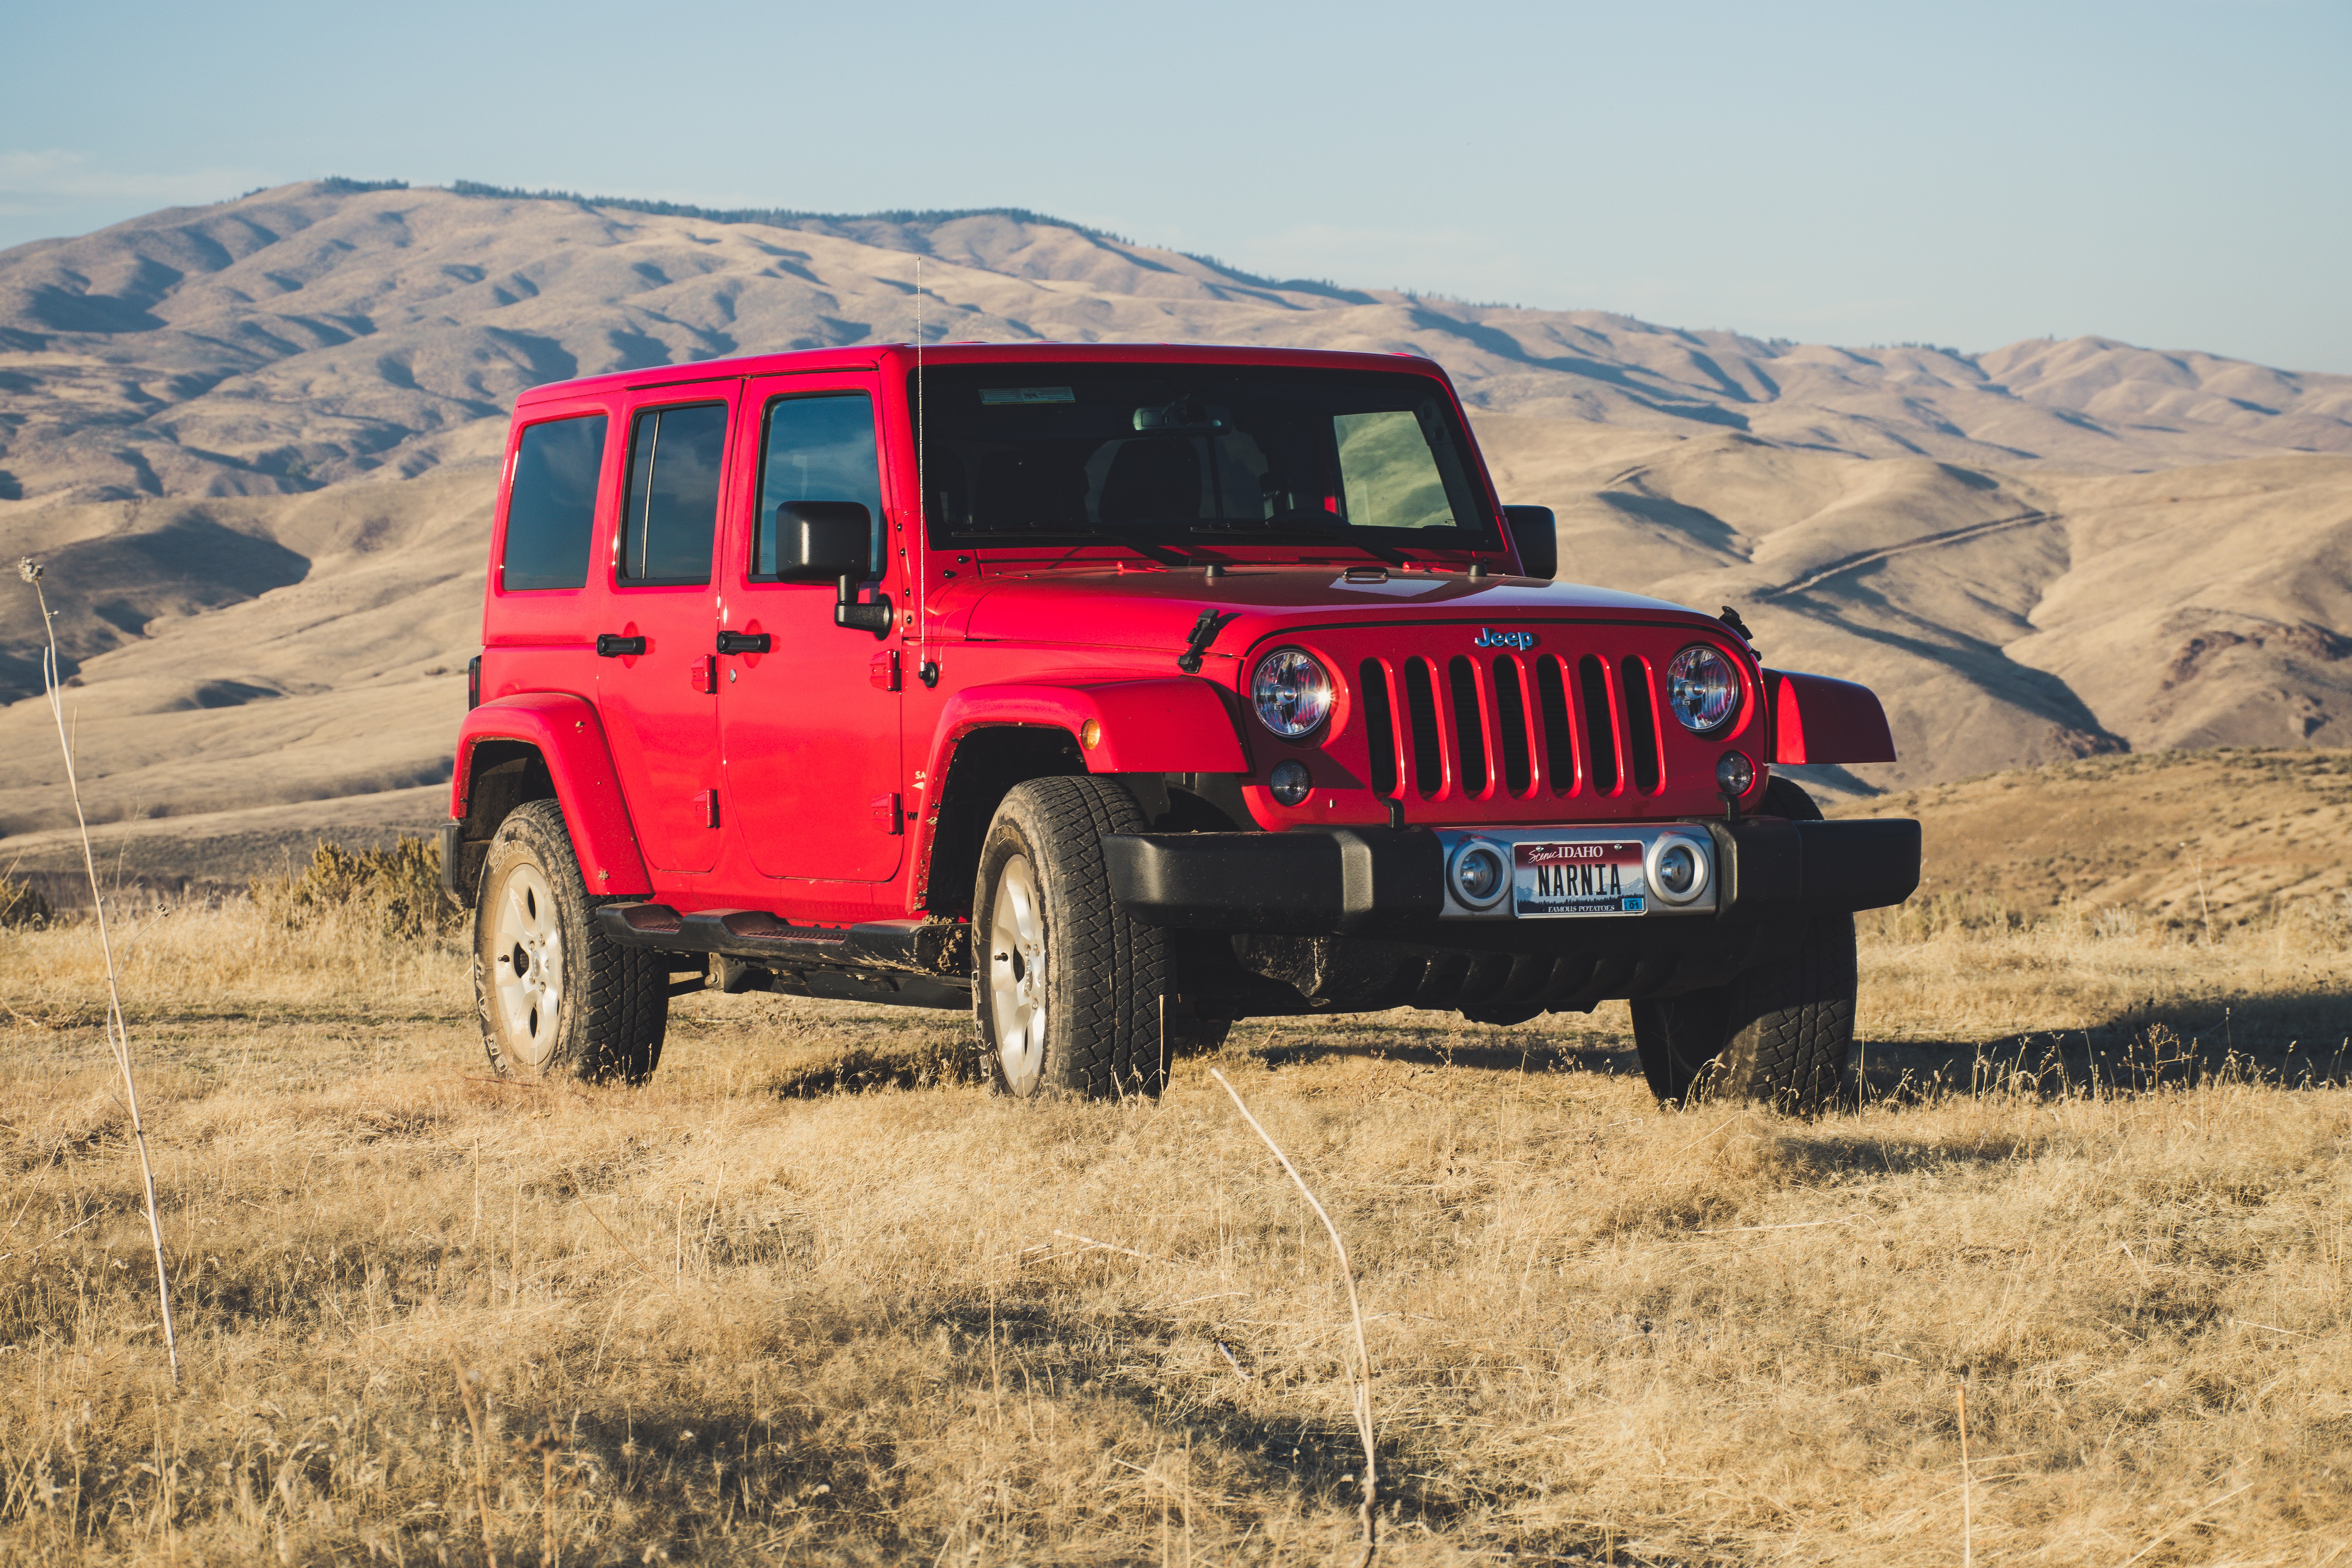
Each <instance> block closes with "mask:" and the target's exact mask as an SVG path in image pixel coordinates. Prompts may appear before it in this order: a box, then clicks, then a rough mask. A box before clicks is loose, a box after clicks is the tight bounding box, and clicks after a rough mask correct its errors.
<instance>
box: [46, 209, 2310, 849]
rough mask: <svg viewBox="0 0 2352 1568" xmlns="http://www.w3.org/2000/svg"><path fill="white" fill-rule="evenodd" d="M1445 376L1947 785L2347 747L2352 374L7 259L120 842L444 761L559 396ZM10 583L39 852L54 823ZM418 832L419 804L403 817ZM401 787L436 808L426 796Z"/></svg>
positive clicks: (190, 248) (256, 231) (563, 281)
mask: <svg viewBox="0 0 2352 1568" xmlns="http://www.w3.org/2000/svg"><path fill="white" fill-rule="evenodd" d="M918 258H920V261H921V285H922V298H921V309H922V312H923V316H924V335H925V336H926V337H927V338H929V339H931V340H933V341H938V340H941V339H959V338H982V339H1006V338H1039V337H1042V338H1062V339H1079V340H1087V339H1103V338H1143V339H1155V340H1157V339H1211V340H1218V341H1226V342H1286V343H1299V344H1306V345H1310V346H1317V347H1334V348H1357V349H1375V350H1383V351H1385V350H1414V351H1418V352H1422V353H1429V354H1432V355H1433V356H1434V357H1436V358H1437V359H1439V360H1440V361H1441V362H1442V363H1444V364H1445V365H1446V366H1447V367H1448V369H1449V370H1450V371H1451V372H1452V374H1454V376H1455V378H1456V380H1457V381H1458V382H1459V384H1461V386H1462V388H1463V391H1464V394H1465V397H1466V399H1467V400H1468V402H1469V404H1470V405H1471V407H1472V410H1473V414H1474V417H1475V419H1476V422H1477V426H1478V431H1479V435H1480V438H1481V440H1482V441H1483V442H1484V443H1485V445H1486V447H1487V451H1488V455H1489V457H1490V458H1491V459H1492V460H1493V462H1494V464H1495V466H1496V471H1497V474H1498V477H1499V479H1500V480H1501V482H1502V485H1503V488H1504V489H1505V492H1506V494H1507V497H1508V499H1511V500H1521V501H1539V502H1546V503H1549V504H1551V505H1553V506H1555V507H1557V508H1559V510H1560V513H1561V528H1562V544H1563V562H1564V570H1565V571H1566V572H1567V573H1568V574H1572V575H1575V576H1577V577H1580V578H1583V579H1586V580H1590V581H1595V582H1601V583H1606V584H1612V585H1617V586H1623V587H1629V588H1637V589H1642V590H1644V591H1648V592H1654V593H1660V594H1664V595H1668V596H1672V597H1675V598H1679V599H1683V600H1685V601H1687V602H1691V603H1695V604H1700V605H1706V607H1709V608H1712V607H1713V606H1714V605H1716V604H1718V603H1731V604H1737V605H1740V606H1742V608H1743V610H1744V611H1745V612H1746V613H1747V614H1748V616H1749V618H1750V621H1751V624H1753V625H1754V626H1756V627H1757V630H1758V634H1759V639H1760V640H1761V641H1762V643H1763V644H1764V646H1765V648H1766V652H1767V655H1768V657H1769V658H1770V659H1771V660H1773V661H1774V662H1777V663H1780V664H1783V665H1785V666H1787V667H1790V668H1812V669H1817V670H1820V671H1822V672H1824V673H1829V674H1836V675H1843V676H1848V677H1853V678H1856V679H1866V680H1868V681H1870V682H1871V683H1872V684H1873V685H1874V686H1876V687H1877V688H1878V689H1880V690H1881V691H1882V693H1884V694H1885V697H1886V699H1887V702H1888V707H1889V710H1890V712H1891V713H1892V715H1893V717H1894V720H1895V729H1896V734H1897V740H1898V743H1899V744H1900V745H1901V747H1902V749H1903V752H1904V754H1905V760H1904V761H1903V762H1902V763H1895V764H1892V765H1890V766H1889V767H1886V768H1883V769H1872V770H1864V772H1866V773H1868V775H1869V776H1868V777H1867V778H1866V779H1857V778H1852V777H1847V778H1842V779H1833V780H1831V781H1828V782H1832V783H1835V784H1844V785H1845V786H1847V787H1862V786H1865V785H1867V786H1896V787H1909V786H1913V785H1917V784H1926V783H1930V782H1933V781H1937V780H1940V779H1948V778H1953V777H1958V776H1964V775H1969V774H1974V773H1983V772H1986V771H1988V770H1990V769H1994V768H1999V767H2004V766H2011V765H2015V764H2019V763H2040V762H2048V761H2055V760H2061V759H2064V758H2069V757H2076V756H2083V755H2088V754H2093V753H2097V752H2112V751H2120V750H2125V749H2135V750H2137V749H2147V748H2149V747H2162V746H2177V745H2211V744H2259V745H2280V744H2290V745H2292V744H2303V743H2315V744H2341V743H2344V742H2346V740H2347V734H2346V731H2345V727H2344V718H2345V716H2346V715H2347V713H2352V665H2347V662H2346V657H2345V656H2346V654H2347V652H2352V641H2347V638H2346V637H2344V636H2343V635H2342V634H2341V632H2340V631H2339V629H2338V628H2343V627H2346V626H2352V616H2347V613H2346V611H2347V605H2346V603H2345V601H2346V596H2347V581H2352V574H2347V569H2346V553H2347V550H2346V544H2347V539H2352V377H2345V376H2324V375H2303V374H2289V373H2285V372H2280V371H2273V370H2268V369H2265V368H2263V367H2261V366H2257V365H2252V364H2246V363H2241V362H2236V361H2230V360H2224V359H2220V358H2217V357H2214V356H2211V355H2204V354H2196V353H2156V352H2152V351H2147V350H2142V349H2135V348H2131V347H2128V346H2126V345H2123V344H2118V343H2114V342H2106V341H2105V340H2099V339H2081V340H2077V341H2074V342H2063V343H2061V342H2027V343H2021V344H2015V345H2011V347H2009V348H2006V349H2001V350H1998V351H1994V352H1992V353H1982V354H1976V355H1966V354H1959V353H1952V352H1949V351H1945V350H1939V349H1927V348H1898V349H1891V350H1866V351H1865V350H1849V349H1838V348H1829V347H1823V346H1819V345H1798V344H1790V343H1786V342H1765V341H1760V340H1757V339H1753V338H1748V337H1743V336H1740V335H1738V334H1737V333H1731V332H1716V331H1681V330H1676V329H1670V328H1661V327H1656V326H1653V325H1650V324H1648V323H1645V322H1642V321H1634V320H1632V319H1629V318H1626V317H1622V316H1615V315H1609V314H1604V313H1599V312H1590V311H1564V312H1562V311H1537V310H1517V309H1511V308H1504V307H1495V306H1472V305H1466V304H1462V303H1459V302H1455V301H1450V300H1434V299H1428V298H1417V297H1414V296H1411V295H1406V294H1400V293H1396V292H1392V291H1383V290H1355V289H1344V288H1339V287H1336V286H1333V285H1329V284H1324V283H1314V282H1305V281H1299V280H1291V281H1288V282H1272V281H1269V280H1266V279H1255V278H1252V277H1250V276H1248V275H1246V274H1244V273H1240V272H1237V271H1234V270H1233V269H1231V268H1223V267H1221V266H1219V265H1217V264H1214V263H1212V262H1208V261H1204V260H1202V259H1200V258H1192V257H1186V256H1181V255H1178V254H1176V253H1174V252H1171V251H1164V250H1156V249H1152V248H1150V247H1143V246H1137V245H1132V244H1129V243H1127V242H1125V241H1121V240H1118V239H1114V238H1112V237H1107V236H1103V235H1099V234H1094V233H1090V232H1087V231H1085V230H1081V229H1078V228H1075V227H1071V226H1065V225H1058V224H1055V223H1052V222H1049V221H1045V220H1041V219H1035V218H1033V217H1030V216H1025V215H1021V216H1014V215H1003V214H980V215H967V216H940V215H933V216H927V217H919V218H909V219H908V220H906V221H889V220H883V219H821V218H793V219H791V220H789V221H788V222H783V223H774V224H753V223H728V222H720V221H717V220H715V219H712V218H708V217H693V216H658V215H653V214H647V213H642V212H635V211H631V210H627V209H625V208H620V207H614V206H601V207H592V206H587V205H582V204H580V203H576V202H566V201H547V200H522V199H509V198H503V197H488V196H479V195H457V194H454V193H451V192H447V191H435V190H415V191H411V190H377V191H370V190H362V189H354V188H352V187H350V186H349V185H347V184H337V183H335V182H321V183H313V184H300V185H292V186H285V187H281V188H278V189H276V190H271V191H265V192H261V193H258V194H257V195H253V196H250V197H247V198H246V199H244V200H242V201H237V202H230V203H224V204H221V205H215V206H210V207H204V208H194V209H180V210H175V211H171V212H164V213H158V214H154V215H152V216H149V217H146V218H142V219H138V220H134V221H133V222H131V223H127V224H122V225H118V226H115V227H113V228H110V229H106V230H102V231H100V232H99V233H97V234H93V235H89V236H84V237H80V238H78V239H70V240H58V241H47V242H42V243H38V244H35V245H29V246H23V247H17V248H16V249H15V250H12V251H7V252H5V253H0V552H5V554H7V555H10V556H13V555H16V554H23V553H28V552H29V553H35V554H38V555H40V556H42V557H43V558H44V559H46V560H47V561H49V562H50V563H51V574H50V577H49V580H48V583H49V586H50V587H51V588H52V590H53V594H54V596H55V603H56V604H57V605H58V607H59V608H60V609H61V610H62V612H63V613H62V614H61V615H60V616H59V619H58V630H59V635H60V638H61V640H62V642H63V643H64V645H65V652H66V656H67V668H68V673H69V674H71V675H73V676H74V677H75V678H76V679H77V680H78V681H79V683H80V685H79V689H77V690H76V692H75V693H74V700H75V704H76V707H77V710H78V713H79V731H78V737H77V744H78V748H79V756H80V758H81V765H82V770H83V774H84V778H85V782H86V784H88V786H89V795H90V797H91V802H92V805H93V806H94V807H95V810H96V813H97V815H98V816H99V817H100V819H101V820H109V819H115V820H119V819H121V818H124V817H128V816H147V815H154V814H159V813H163V812H167V811H168V812H171V813H174V814H186V813H203V812H212V811H220V810H229V809H234V808H238V807H250V806H254V805H265V804H268V803H272V802H292V801H323V800H328V799H331V798H334V797H339V796H345V795H358V794H370V793H379V792H391V791H398V790H402V789H403V788H404V786H413V785H416V784H421V783H424V782H425V781H428V780H431V779H432V778H434V777H436V775H438V774H439V773H441V772H442V771H443V770H445V769H446V763H447V758H448V751H449V739H448V737H449V733H450V731H451V729H452V727H453V724H454V721H455V718H456V714H457V709H458V706H459V704H460V702H461V701H462V696H461V690H460V688H459V686H458V685H457V680H458V677H457V674H456V673H455V672H456V671H457V670H458V669H460V668H462V666H463V663H464V660H465V658H466V657H467V655H468V654H469V653H470V652H471V650H472V643H473V639H474V636H475V633H474V626H475V623H476V617H477V615H478V609H477V605H476V595H478V589H479V570H480V555H481V550H482V534H483V528H484V524H485V522H486V521H487V515H488V502H489V491H490V483H491V476H492V471H493V463H492V459H493V456H494V454H495V452H496V451H497V449H498V443H499V436H500V432H501V429H502V426H503V418H504V412H505V409H506V408H507V406H508V405H509V404H510V402H511V400H512V398H513V396H514V395H515V394H516V393H517V392H518V391H520V389H521V388H523V387H525V386H528V385H530V384H534V383H536V382H540V381H544V380H549V379H552V378H557V377H562V376H567V375H572V374H589V373H593V372H598V371H605V370H612V369H617V368H624V367H632V366H643V365H650V364H660V363H681V362H686V361H690V360H697V359H705V358H710V357H714V356H718V355H723V354H728V353H746V352H759V351H767V350H773V349H783V348H792V347H799V346H809V345H814V344H821V343H845V342H859V341H864V340H868V339H904V338H907V337H909V336H910V335H912V333H913V331H914V330H915V312H916V297H915V292H914V287H915V277H916V264H917V260H918ZM37 629H38V628H37V618H36V616H35V615H34V612H33V606H32V603H31V595H29V594H28V593H24V592H21V591H12V592H10V593H8V594H6V595H0V700H15V701H14V705H13V706H11V707H8V708H6V709H5V710H0V832H21V831H24V830H26V829H29V828H35V827H39V826H54V825H56V824H57V823H58V822H59V821H60V820H61V816H60V812H61V808H62V805H63V802H62V800H61V797H60V795H59V794H58V789H57V787H56V786H57V783H58V766H57V763H56V761H55V752H54V746H53V743H52V742H50V741H49V740H48V739H47V737H46V731H47V724H48V719H47V713H46V711H45V710H43V709H42V708H41V707H40V705H39V704H37V703H36V702H28V701H25V700H21V699H23V698H26V697H28V696H29V695H30V694H31V693H32V692H33V691H35V690H36V689H37V669H36V666H35V664H34V662H33V659H32V657H31V654H32V648H33V647H34V646H35V643H36V639H37ZM397 798H398V799H400V800H403V801H413V800H414V798H415V797H414V796H411V795H401V796H399V797H397ZM393 799H394V797H392V796H390V795H387V796H386V804H387V805H390V804H391V803H392V800H393Z"/></svg>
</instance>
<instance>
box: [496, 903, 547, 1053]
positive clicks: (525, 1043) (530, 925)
mask: <svg viewBox="0 0 2352 1568" xmlns="http://www.w3.org/2000/svg"><path fill="white" fill-rule="evenodd" d="M496 918H497V924H496V926H495V927H494V928H493V929H494V930H495V931H496V932H497V936H498V947H497V959H496V962H495V964H494V966H493V969H492V972H491V975H490V988H491V991H492V994H494V995H495V996H496V997H497V999H498V1001H497V1006H498V1010H499V1023H500V1024H501V1025H502V1026H503V1027H502V1028H501V1030H500V1033H502V1034H504V1035H505V1036H506V1044H507V1045H508V1047H509V1048H510V1049H511V1050H512V1052H513V1055H514V1057H515V1058H516V1060H517V1061H518V1062H519V1063H520V1064H521V1065H522V1066H525V1067H528V1068H532V1069H534V1070H536V1069H538V1068H542V1067H545V1066H546V1065H547V1059H548V1058H549V1057H550V1056H551V1055H552V1054H553V1053H554V1050H555V1029H556V1025H557V1023H558V1021H559V1020H558V1018H557V1016H556V1015H557V1010H558V1008H560V1007H561V1006H562V996H563V931H562V927H561V926H559V925H558V924H557V923H556V919H555V895H554V892H553V890H552V889H550V888H549V887H548V885H547V878H546V877H545V876H544V875H542V874H541V871H540V869H539V868H538V867H536V866H531V865H520V866H517V867H515V868H513V869H512V870H510V871H509V872H508V873H507V877H506V879H505V881H504V882H503V883H502V884H501V885H500V886H499V907H498V910H497V916H496Z"/></svg>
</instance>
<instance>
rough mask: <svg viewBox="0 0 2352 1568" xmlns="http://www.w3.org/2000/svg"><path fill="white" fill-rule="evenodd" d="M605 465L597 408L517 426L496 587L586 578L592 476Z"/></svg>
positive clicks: (559, 584) (574, 583) (569, 584)
mask: <svg viewBox="0 0 2352 1568" xmlns="http://www.w3.org/2000/svg"><path fill="white" fill-rule="evenodd" d="M603 470H604V416H603V415H601V414H587V415H582V416H579V417H577V418H572V419H551V420H549V421H548V422H547V423H546V424H544V425H533V426H530V427H528V428H527V429H525V430H524V431H523V433H522V440H521V441H520V443H518V444H517V446H516V447H515V466H514V483H513V485H512V486H511V487H509V489H508V491H507V541H506V550H505V552H504V554H503V555H502V556H501V557H500V559H499V586H500V587H501V588H503V589H505V590H506V591H507V592H509V593H512V592H516V591H518V590H525V589H531V588H578V587H583V586H585V585H586V584H587V582H588V536H589V534H590V532H591V531H593V527H594V525H595V521H596V477H597V475H598V474H600V473H601V472H603Z"/></svg>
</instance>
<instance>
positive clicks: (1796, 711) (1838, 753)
mask: <svg viewBox="0 0 2352 1568" xmlns="http://www.w3.org/2000/svg"><path fill="white" fill-rule="evenodd" d="M1764 686H1765V689H1766V690H1767V691H1769V693H1770V694H1771V701H1772V735H1773V746H1772V760H1773V761H1774V762H1775V763H1891V762H1893V761H1894V760H1895V736H1894V734H1893V733H1892V732H1891V731H1888V729H1887V728H1886V710H1885V709H1884V708H1882V707H1880V706H1879V705H1878V697H1877V695H1876V694H1875V693H1874V692H1873V691H1872V690H1871V689H1870V688H1868V687H1867V686H1857V685H1855V684H1854V683H1853V681H1851V680H1832V679H1830V678H1829V677H1828V676H1826V675H1797V674H1793V673H1790V672H1788V671H1784V670H1778V669H1768V670H1766V671H1765V672H1764Z"/></svg>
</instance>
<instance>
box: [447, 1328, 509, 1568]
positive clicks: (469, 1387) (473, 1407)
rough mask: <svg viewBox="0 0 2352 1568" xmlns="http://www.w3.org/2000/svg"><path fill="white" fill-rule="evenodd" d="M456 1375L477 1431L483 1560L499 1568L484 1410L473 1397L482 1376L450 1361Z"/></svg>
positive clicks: (459, 1393)
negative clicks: (484, 1447) (484, 1439)
mask: <svg viewBox="0 0 2352 1568" xmlns="http://www.w3.org/2000/svg"><path fill="white" fill-rule="evenodd" d="M451 1364H452V1365H454V1366H455V1367H456V1368H457V1397H458V1398H460V1399H462V1400H464V1401H465V1402H466V1424H467V1426H471V1427H472V1428H473V1429H474V1508H475V1512H476V1513H477V1514H478V1516H479V1518H480V1520H481V1523H482V1561H483V1562H485V1563H488V1564H489V1568H499V1549H498V1548H497V1546H495V1545H493V1544H492V1543H491V1541H490V1475H489V1470H488V1465H487V1462H486V1461H485V1460H484V1458H482V1407H481V1405H480V1404H479V1403H478V1402H477V1401H476V1400H475V1398H474V1384H473V1381H472V1380H473V1379H475V1378H477V1377H479V1376H480V1375H481V1373H468V1372H467V1370H466V1363H463V1362H461V1361H457V1360H456V1359H455V1358H454V1357H453V1358H451Z"/></svg>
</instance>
